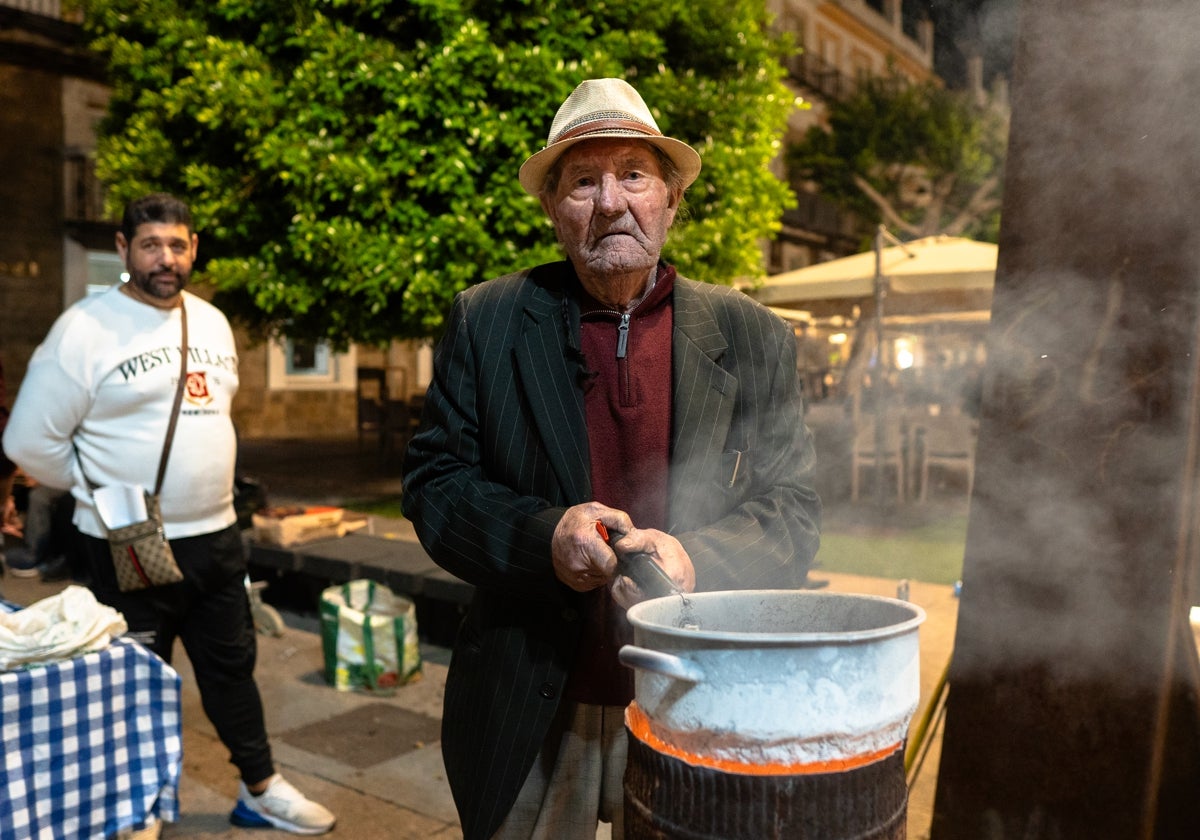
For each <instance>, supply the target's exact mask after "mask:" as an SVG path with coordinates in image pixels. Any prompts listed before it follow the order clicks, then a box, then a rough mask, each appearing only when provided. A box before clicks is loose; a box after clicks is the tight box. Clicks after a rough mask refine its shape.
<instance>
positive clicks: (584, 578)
mask: <svg viewBox="0 0 1200 840" xmlns="http://www.w3.org/2000/svg"><path fill="white" fill-rule="evenodd" d="M597 522H599V523H601V524H603V525H604V527H605V528H608V529H609V530H612V531H617V532H621V533H624V532H626V531H630V530H632V529H633V521H632V520H631V519H630V518H629V514H627V513H625V512H624V511H621V510H617V509H616V508H610V507H608V506H607V505H602V504H600V503H599V502H587V503H586V504H582V505H575V506H574V507H571V508H567V512H566V513H565V514H563V518H562V519H560V520H559V522H558V527H557V528H555V529H554V536H553V537H552V538H551V540H550V555H551V559H552V561H553V563H554V574H555V575H556V576H557V577H558V579H559V580H561V581H562V582H563V583H565V584H566V585H567V586H569V587H571V588H572V589H574V590H575V591H576V592H588V591H590V590H592V589H596V588H598V587H601V586H606V585H608V582H609V581H610V580H612V578H613V576H614V575H616V573H617V556H616V554H614V553H613V550H612V549H611V548H610V547H609V545H608V543H607V542H605V541H604V538H603V537H602V536H601V535H600V532H599V531H598V530H597V528H596V523H597Z"/></svg>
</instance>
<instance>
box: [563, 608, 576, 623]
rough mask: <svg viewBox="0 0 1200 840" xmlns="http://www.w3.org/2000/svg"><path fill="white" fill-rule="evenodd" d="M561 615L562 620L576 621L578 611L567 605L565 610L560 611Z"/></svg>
mask: <svg viewBox="0 0 1200 840" xmlns="http://www.w3.org/2000/svg"><path fill="white" fill-rule="evenodd" d="M562 617H563V621H578V620H579V611H578V610H573V609H571V608H570V607H567V608H566V609H565V610H563V611H562Z"/></svg>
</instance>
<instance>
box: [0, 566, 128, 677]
mask: <svg viewBox="0 0 1200 840" xmlns="http://www.w3.org/2000/svg"><path fill="white" fill-rule="evenodd" d="M128 629H129V628H128V626H127V625H126V623H125V617H124V616H123V615H121V614H120V613H119V612H117V611H116V610H114V609H113V608H112V607H110V606H107V605H105V604H101V603H100V602H99V601H97V600H96V596H95V595H93V594H92V593H91V591H90V590H88V589H86V588H85V587H82V586H68V587H67V588H66V589H64V590H62V591H61V592H59V593H58V594H57V595H52V596H50V597H49V598H43V599H42V600H40V601H38V602H36V603H34V604H30V605H29V606H28V607H26V608H25V609H19V610H16V611H15V612H5V611H0V671H10V670H12V669H13V668H18V667H22V666H27V665H32V664H39V663H47V662H59V661H61V660H63V659H70V658H71V657H74V656H79V655H81V654H84V653H89V652H91V651H94V650H100V649H101V648H105V647H108V645H109V644H110V643H111V642H112V640H113V639H114V638H115V637H117V636H120V635H121V634H122V633H124V632H125V631H126V630H128Z"/></svg>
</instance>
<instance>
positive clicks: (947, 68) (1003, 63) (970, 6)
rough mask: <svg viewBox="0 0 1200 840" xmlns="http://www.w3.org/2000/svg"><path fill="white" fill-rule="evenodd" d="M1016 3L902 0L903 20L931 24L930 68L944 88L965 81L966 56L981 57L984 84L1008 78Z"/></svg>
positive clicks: (999, 0)
mask: <svg viewBox="0 0 1200 840" xmlns="http://www.w3.org/2000/svg"><path fill="white" fill-rule="evenodd" d="M1019 5H1020V4H1019V2H1018V0H906V2H905V3H904V7H903V8H904V13H905V16H906V17H908V16H909V15H915V16H917V17H924V16H926V15H928V17H929V18H930V19H931V20H932V21H933V24H934V32H935V36H934V66H935V68H936V70H937V72H938V75H940V76H941V77H942V78H943V79H945V80H946V82H947V84H949V85H950V86H952V87H957V86H960V85H962V84H963V83H964V81H965V78H966V56H967V55H969V54H970V53H971V52H979V53H981V54H982V55H983V67H984V70H983V72H984V84H985V85H988V84H989V83H990V81H991V79H992V78H993V77H994V76H995V75H996V74H1000V75H1004V76H1007V77H1009V78H1011V76H1012V72H1011V66H1012V54H1013V46H1014V42H1015V40H1016V29H1017V9H1018V6H1019Z"/></svg>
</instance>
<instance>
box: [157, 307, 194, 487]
mask: <svg viewBox="0 0 1200 840" xmlns="http://www.w3.org/2000/svg"><path fill="white" fill-rule="evenodd" d="M179 320H180V323H181V324H182V329H183V339H182V341H181V342H180V343H181V345H182V346H181V349H180V353H179V384H178V385H176V386H175V404H174V405H173V406H172V407H171V421H170V422H169V423H168V424H167V439H166V440H165V441H164V442H163V451H162V457H160V458H159V459H158V475H157V476H156V477H155V479H154V495H155V496H157V495H158V494H159V491H161V490H162V483H163V476H164V475H165V474H166V472H167V456H168V455H170V454H171V441H172V440H174V438H175V424H176V423H177V422H178V421H179V406H181V405H182V404H183V389H184V387H185V385H186V383H187V357H188V334H187V306H185V305H184V302H183V297H182V296H181V297H180V298H179Z"/></svg>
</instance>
